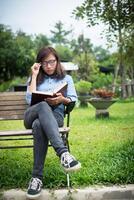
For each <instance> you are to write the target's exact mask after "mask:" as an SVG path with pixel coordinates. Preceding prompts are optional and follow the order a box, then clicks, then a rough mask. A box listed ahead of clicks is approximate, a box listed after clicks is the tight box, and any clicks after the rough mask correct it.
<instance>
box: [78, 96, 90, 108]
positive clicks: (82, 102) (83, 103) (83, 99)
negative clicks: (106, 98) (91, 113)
mask: <svg viewBox="0 0 134 200" xmlns="http://www.w3.org/2000/svg"><path fill="white" fill-rule="evenodd" d="M90 97H91V96H90V95H89V94H86V93H79V96H78V99H79V101H80V106H81V107H87V106H88V101H87V100H88V99H89V98H90Z"/></svg>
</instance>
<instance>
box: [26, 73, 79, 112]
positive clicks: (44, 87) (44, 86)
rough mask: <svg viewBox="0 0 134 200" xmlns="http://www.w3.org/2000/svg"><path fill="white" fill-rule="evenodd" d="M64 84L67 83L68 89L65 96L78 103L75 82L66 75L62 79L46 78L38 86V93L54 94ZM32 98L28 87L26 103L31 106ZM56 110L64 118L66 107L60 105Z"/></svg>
mask: <svg viewBox="0 0 134 200" xmlns="http://www.w3.org/2000/svg"><path fill="white" fill-rule="evenodd" d="M64 82H67V89H66V90H65V92H64V96H65V97H68V98H70V99H71V101H77V94H76V90H75V87H74V82H73V79H72V77H71V76H70V75H65V77H64V78H62V79H57V78H54V77H51V76H45V77H44V81H43V82H42V83H41V84H40V85H39V86H37V91H49V92H52V91H53V90H54V89H55V88H56V87H57V86H58V85H59V84H61V83H64ZM28 83H29V80H28ZM27 85H28V84H27ZM31 96H32V94H31V92H29V91H28V87H27V92H26V101H27V103H28V104H29V105H30V103H31ZM54 110H55V111H56V112H59V113H61V114H62V116H63V115H64V105H63V104H60V105H58V106H56V107H54Z"/></svg>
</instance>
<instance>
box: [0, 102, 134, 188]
mask: <svg viewBox="0 0 134 200" xmlns="http://www.w3.org/2000/svg"><path fill="white" fill-rule="evenodd" d="M109 111H110V118H109V119H95V110H94V108H93V107H92V106H91V105H89V106H88V108H77V107H76V108H75V109H74V110H73V112H72V114H71V124H70V126H71V132H70V136H69V141H70V147H71V152H72V154H73V155H75V157H76V158H78V159H79V160H80V162H81V164H82V169H81V170H80V171H79V172H77V173H73V174H71V183H72V186H73V187H80V186H81V187H85V186H89V185H98V184H99V185H111V184H129V183H134V101H126V102H121V101H120V102H117V103H115V104H113V105H112V106H111V107H110V109H109ZM7 127H8V128H10V129H19V128H22V127H23V122H22V121H18V122H17V123H16V122H13V121H10V122H8V123H7V122H0V129H1V130H4V129H7ZM32 165H33V159H32V149H16V150H1V151H0V188H4V189H5V188H17V187H18V188H26V187H27V184H28V181H29V179H30V178H31V170H32ZM43 182H44V188H61V187H66V176H65V174H64V172H63V170H62V168H61V167H60V164H59V159H58V157H57V156H56V155H55V152H54V150H53V149H52V148H49V150H48V155H47V159H46V164H45V168H44V179H43Z"/></svg>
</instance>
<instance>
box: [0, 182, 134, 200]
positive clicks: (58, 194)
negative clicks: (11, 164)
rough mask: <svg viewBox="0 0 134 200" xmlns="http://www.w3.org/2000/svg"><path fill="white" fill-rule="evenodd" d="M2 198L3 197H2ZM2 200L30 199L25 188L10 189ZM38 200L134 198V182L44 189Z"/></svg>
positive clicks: (132, 199)
mask: <svg viewBox="0 0 134 200" xmlns="http://www.w3.org/2000/svg"><path fill="white" fill-rule="evenodd" d="M0 199H1V198H0ZM2 200H28V199H27V198H26V196H25V191H23V190H14V189H12V190H8V191H5V192H4V193H3V199H2ZM38 200H134V184H130V185H123V186H111V187H104V186H102V187H98V186H96V187H88V188H83V189H70V190H67V189H61V190H47V189H44V190H43V191H42V194H41V196H40V198H38Z"/></svg>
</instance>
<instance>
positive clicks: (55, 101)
mask: <svg viewBox="0 0 134 200" xmlns="http://www.w3.org/2000/svg"><path fill="white" fill-rule="evenodd" d="M64 98H65V97H64V96H63V95H62V93H56V97H54V98H47V99H46V102H47V103H48V104H49V105H51V106H54V105H58V104H60V103H63V102H64Z"/></svg>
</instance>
